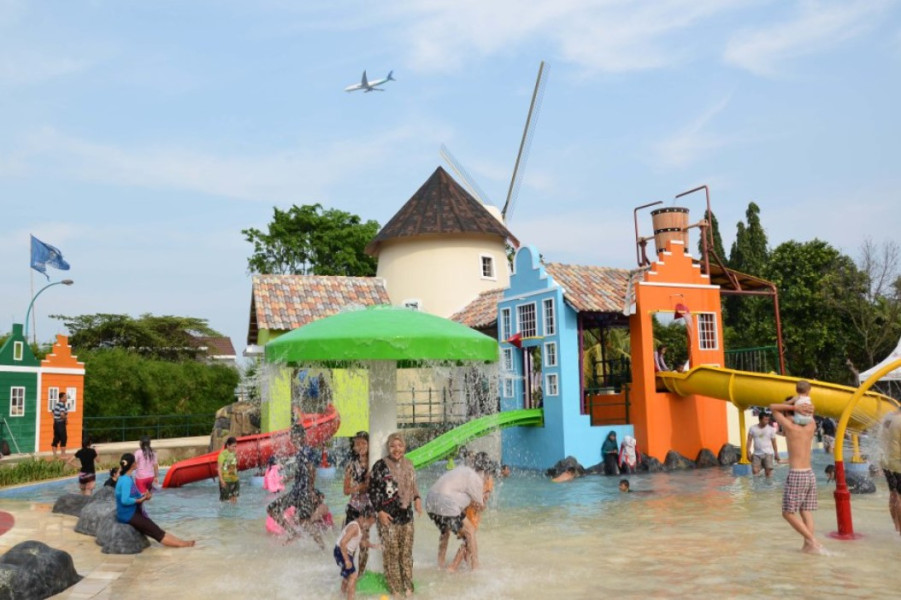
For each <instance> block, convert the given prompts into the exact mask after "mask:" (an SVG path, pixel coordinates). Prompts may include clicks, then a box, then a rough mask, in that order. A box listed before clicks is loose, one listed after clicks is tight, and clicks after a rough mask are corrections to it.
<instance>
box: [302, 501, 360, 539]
mask: <svg viewBox="0 0 901 600" xmlns="http://www.w3.org/2000/svg"><path fill="white" fill-rule="evenodd" d="M313 495H314V497H315V501H316V502H318V504H317V505H316V508H315V509H314V510H313V516H312V517H310V523H311V524H312V525H316V526H317V527H319V529H321V530H322V531H326V530H328V529H331V528H332V527H334V526H335V518H334V517H333V516H332V511H331V510H329V507H328V504H326V503H325V494H323V493H322V492H320V491H319V490H314V491H313ZM367 539H368V538H367Z"/></svg>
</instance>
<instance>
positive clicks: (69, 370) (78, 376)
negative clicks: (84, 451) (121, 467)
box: [38, 335, 84, 452]
mask: <svg viewBox="0 0 901 600" xmlns="http://www.w3.org/2000/svg"><path fill="white" fill-rule="evenodd" d="M40 390H41V391H40V395H39V396H38V411H39V412H40V420H39V430H38V451H40V452H48V451H50V443H51V442H52V441H53V414H52V413H53V405H54V404H55V403H56V400H57V398H59V394H60V392H66V403H67V404H68V408H69V416H68V420H69V423H68V425H67V427H66V431H67V433H68V435H69V441H68V443H67V450H69V449H71V450H72V451H74V450H77V449H78V448H80V447H81V430H82V425H83V423H84V401H83V397H84V363H82V362H78V358H77V357H75V356H73V355H72V347H71V346H69V338H68V337H67V336H65V335H57V336H56V343H55V344H53V348H52V349H51V351H50V354H48V355H47V356H46V358H44V360H42V361H41V379H40Z"/></svg>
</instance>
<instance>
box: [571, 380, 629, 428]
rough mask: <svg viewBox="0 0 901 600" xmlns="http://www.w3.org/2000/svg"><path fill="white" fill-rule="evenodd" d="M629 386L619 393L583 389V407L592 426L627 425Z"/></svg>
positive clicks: (602, 389) (608, 390) (610, 389)
mask: <svg viewBox="0 0 901 600" xmlns="http://www.w3.org/2000/svg"><path fill="white" fill-rule="evenodd" d="M629 392H630V389H629V384H624V385H623V386H622V388H621V389H620V390H619V391H616V390H614V389H613V388H585V396H584V398H583V402H584V406H585V407H586V410H587V411H588V414H589V416H590V417H591V424H592V425H628V424H629V423H630V422H631V421H630V420H629V409H630V408H631V402H630V399H629Z"/></svg>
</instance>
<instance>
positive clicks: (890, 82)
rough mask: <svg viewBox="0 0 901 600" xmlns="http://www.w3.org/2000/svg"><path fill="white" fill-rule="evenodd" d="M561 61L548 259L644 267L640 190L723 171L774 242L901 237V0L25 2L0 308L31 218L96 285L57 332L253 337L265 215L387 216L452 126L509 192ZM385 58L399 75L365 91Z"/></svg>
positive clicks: (462, 156) (5, 76)
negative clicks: (135, 327)
mask: <svg viewBox="0 0 901 600" xmlns="http://www.w3.org/2000/svg"><path fill="white" fill-rule="evenodd" d="M541 60H546V61H547V62H548V63H549V64H550V66H551V68H550V71H549V74H548V80H547V84H546V89H545V93H544V101H543V104H542V108H541V112H540V115H539V117H538V120H537V124H536V129H535V132H534V137H533V140H532V145H531V153H530V155H529V160H528V163H527V166H526V169H525V171H524V173H523V180H522V187H521V190H520V193H519V197H518V200H517V202H516V205H515V209H514V211H513V212H512V218H511V220H510V223H509V227H510V229H511V230H512V231H513V232H514V233H515V234H516V235H517V237H519V239H520V240H522V241H524V242H526V243H530V244H534V245H535V246H537V247H538V248H539V250H540V251H541V252H542V253H543V255H544V256H545V258H546V259H547V260H550V261H556V262H568V263H576V264H593V265H604V266H613V267H625V268H631V267H633V266H635V250H634V232H633V222H632V210H633V208H634V207H635V206H638V205H640V204H645V203H648V202H653V201H656V200H662V201H664V202H666V203H667V204H671V203H672V201H673V196H674V195H675V194H677V193H679V192H682V191H684V190H687V189H690V188H693V187H695V186H698V185H701V184H707V185H709V186H710V187H711V191H712V202H713V207H714V211H715V212H716V214H717V217H718V219H719V222H720V226H721V230H722V233H723V237H724V240H725V243H726V245H727V249H728V246H729V245H730V244H731V242H732V239H733V238H734V233H735V223H736V222H737V221H739V220H740V219H742V218H743V215H744V211H745V209H746V207H747V205H748V202H750V201H754V202H756V203H757V204H758V205H759V206H760V207H761V217H762V220H763V225H764V227H765V228H766V230H767V233H768V235H769V239H770V243H771V245H773V246H775V245H777V244H779V243H781V242H783V241H786V240H789V239H795V240H799V241H805V240H810V239H813V238H815V237H819V238H821V239H824V240H826V241H828V242H830V243H831V244H833V245H834V246H836V247H838V248H839V249H841V250H842V251H844V252H846V253H847V254H849V255H851V256H856V255H857V251H858V249H859V247H860V245H861V243H862V242H863V240H864V239H865V238H867V237H868V236H869V237H870V238H871V239H873V240H874V241H875V242H877V243H878V242H882V241H885V240H890V239H897V232H898V226H899V224H901V219H899V217H898V212H897V211H898V206H899V202H898V196H899V191H901V169H899V167H898V164H899V156H901V153H899V148H901V141H899V140H901V119H899V117H898V111H899V107H901V77H899V67H901V7H899V3H898V2H897V1H893V0H865V1H859V2H854V1H847V2H821V1H801V2H791V1H787V0H773V1H769V2H768V1H754V2H751V1H741V0H737V1H731V2H730V1H727V0H657V1H655V2H629V1H625V0H610V1H604V0H597V1H593V2H588V1H581V0H569V1H567V0H548V1H544V0H540V1H532V2H529V1H523V0H493V1H492V2H484V1H482V0H453V1H445V0H428V1H426V0H422V1H418V0H409V1H405V2H397V3H395V2H382V3H376V2H343V1H328V2H313V1H304V2H294V1H287V0H285V1H277V0H268V1H267V0H260V1H257V2H243V1H241V2H239V1H227V0H221V1H216V2H212V1H204V0H194V1H192V2H183V1H165V0H159V1H155V2H122V1H115V2H114V1H112V0H109V1H106V0H94V1H90V2H89V1H78V0H65V1H63V0H57V1H47V2H29V1H27V0H0V132H2V135H0V209H2V210H0V330H2V331H9V329H10V327H11V324H12V323H13V322H21V321H23V320H24V315H25V311H26V309H27V306H28V303H29V301H30V299H31V293H32V292H31V288H30V285H31V273H33V272H32V271H31V270H30V269H29V266H28V265H29V237H28V236H29V234H30V233H31V234H34V235H35V236H37V237H38V238H40V239H42V240H44V241H45V242H48V243H51V244H53V245H56V246H58V247H59V248H60V249H61V250H62V251H63V254H64V255H65V258H66V259H67V260H68V261H69V262H70V263H71V265H72V269H71V270H70V271H69V272H66V273H64V272H60V271H54V270H52V269H51V270H49V272H50V274H51V276H52V277H53V279H54V280H57V279H60V278H62V277H64V276H66V277H71V278H72V279H74V280H75V281H76V283H75V285H74V286H72V287H63V286H58V287H56V288H53V289H50V290H48V291H47V292H45V293H44V294H43V295H42V296H41V298H40V299H39V300H38V301H37V303H36V308H35V310H36V313H37V315H38V320H37V328H36V331H37V334H38V339H39V341H48V340H51V339H52V337H53V335H54V334H55V333H57V332H64V331H62V329H63V328H62V327H61V324H59V323H58V322H57V321H53V320H50V319H48V318H47V315H48V314H53V313H62V314H70V315H77V314H88V313H98V312H111V313H127V314H131V315H138V314H141V313H146V312H150V313H154V314H176V315H190V316H195V317H201V318H206V319H208V320H209V322H210V324H211V326H213V327H214V328H216V329H218V330H220V331H222V332H223V333H224V334H226V335H228V336H230V337H231V338H232V341H233V343H234V344H235V347H236V348H237V349H238V351H239V352H240V351H241V350H242V349H243V348H244V345H245V339H246V333H247V323H248V316H249V305H250V278H249V275H248V274H247V262H246V259H247V257H248V255H249V254H250V251H251V246H250V244H248V243H247V242H246V241H245V240H244V239H243V236H242V235H241V229H244V228H247V227H258V228H263V227H265V225H266V224H267V223H268V222H269V220H270V218H271V215H272V208H273V207H274V206H278V207H280V208H287V207H290V206H291V205H292V204H298V205H300V204H310V203H314V202H319V203H321V204H322V205H324V206H326V207H334V208H339V209H342V210H345V211H349V212H353V213H356V214H359V215H361V216H362V217H363V218H365V219H375V220H377V221H378V222H379V223H382V224H384V223H385V222H386V221H387V220H388V219H390V218H391V216H392V215H393V214H394V213H395V212H396V211H397V210H398V209H399V208H400V207H401V205H403V203H404V202H405V201H406V200H407V199H408V198H409V197H410V196H411V195H412V194H413V193H414V192H415V191H416V190H417V189H418V187H419V186H420V185H421V184H422V183H423V182H424V181H425V180H426V179H427V178H428V176H429V175H430V174H431V173H432V171H434V169H435V168H436V167H437V166H439V165H443V161H442V159H441V157H440V156H439V148H440V146H441V144H442V143H443V144H446V145H447V146H448V147H449V148H450V150H451V151H452V152H453V154H454V155H455V156H456V157H457V159H458V160H459V161H460V162H462V163H463V164H464V165H465V167H466V168H467V170H468V171H469V172H470V173H471V174H472V175H473V176H474V178H475V179H476V180H477V181H478V183H479V185H480V187H481V188H482V189H483V190H484V191H485V192H486V193H487V195H488V196H489V199H490V200H491V201H493V202H494V203H496V204H498V203H503V198H504V195H505V194H506V189H507V185H508V182H509V178H510V175H511V172H512V168H513V163H514V159H515V155H516V150H517V147H518V144H519V139H520V136H521V132H522V127H523V124H524V122H525V116H526V112H527V109H528V102H529V97H530V95H531V90H532V86H533V83H534V79H535V75H536V73H537V69H538V64H539V62H540V61H541ZM363 69H367V70H368V72H369V74H370V76H371V77H383V76H384V75H385V74H386V73H387V72H388V71H389V70H391V69H393V70H394V72H395V77H396V79H397V81H396V82H395V83H390V84H389V85H388V86H387V87H386V91H385V92H384V93H371V94H362V93H359V92H357V93H354V94H347V93H344V92H343V91H342V90H343V88H344V87H345V86H347V85H349V84H351V83H355V82H356V81H358V80H359V77H360V74H361V72H362V71H363ZM702 200H703V199H702V196H697V197H694V198H693V199H692V200H690V201H689V202H688V203H687V205H688V206H689V207H690V208H691V209H692V210H693V214H694V216H695V217H699V216H700V214H701V210H702V207H703V204H702ZM642 227H643V229H644V231H643V232H642V233H644V234H648V233H650V223H648V222H642ZM44 281H45V280H44V279H43V277H42V276H41V275H40V274H38V273H34V284H35V286H36V287H35V289H38V287H37V286H40V285H42V282H44Z"/></svg>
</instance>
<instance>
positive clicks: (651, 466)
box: [638, 453, 666, 473]
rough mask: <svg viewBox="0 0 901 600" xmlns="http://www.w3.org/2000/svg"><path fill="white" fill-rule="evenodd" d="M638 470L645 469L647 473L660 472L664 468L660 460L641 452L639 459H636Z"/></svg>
mask: <svg viewBox="0 0 901 600" xmlns="http://www.w3.org/2000/svg"><path fill="white" fill-rule="evenodd" d="M638 470H639V471H646V472H648V473H660V472H661V471H665V470H666V469H664V468H663V465H662V464H661V463H660V461H659V460H657V459H656V458H654V457H653V456H648V455H647V454H644V453H641V460H640V461H638Z"/></svg>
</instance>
